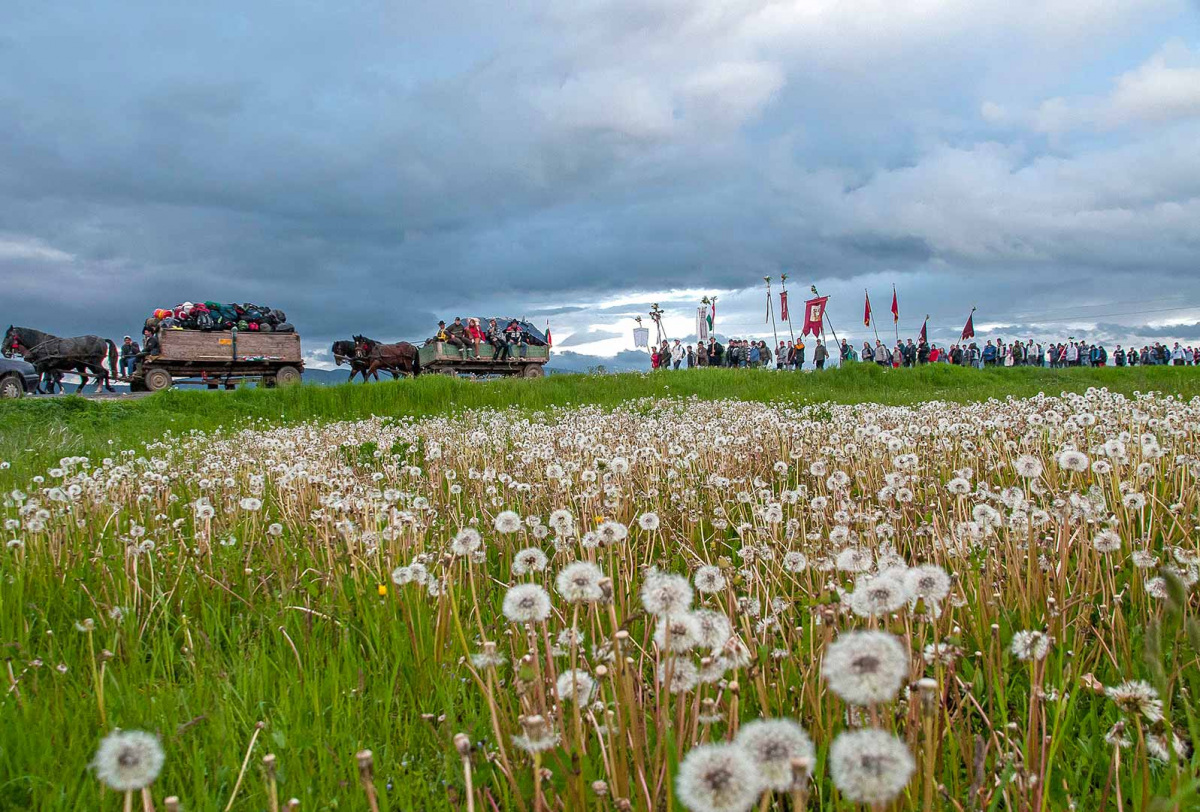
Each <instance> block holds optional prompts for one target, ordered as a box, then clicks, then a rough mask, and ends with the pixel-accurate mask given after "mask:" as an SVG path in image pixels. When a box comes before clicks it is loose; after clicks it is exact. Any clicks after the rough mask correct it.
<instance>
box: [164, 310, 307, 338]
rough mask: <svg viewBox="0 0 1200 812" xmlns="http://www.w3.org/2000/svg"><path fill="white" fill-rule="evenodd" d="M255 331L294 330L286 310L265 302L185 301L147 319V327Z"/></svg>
mask: <svg viewBox="0 0 1200 812" xmlns="http://www.w3.org/2000/svg"><path fill="white" fill-rule="evenodd" d="M235 327H236V328H237V329H238V331H239V332H252V333H294V332H296V328H295V327H293V326H292V325H291V324H289V323H288V320H287V315H286V314H285V313H284V312H283V311H282V310H277V309H275V308H271V307H262V306H261V305H254V304H250V303H248V302H247V303H246V304H221V303H220V302H197V303H195V304H193V303H192V302H184V303H183V304H181V305H176V306H175V307H173V308H172V309H170V310H167V309H166V308H160V309H159V310H155V311H154V315H153V316H151V317H150V318H148V319H146V329H147V330H158V329H160V328H161V329H163V330H205V331H213V330H232V329H233V328H235Z"/></svg>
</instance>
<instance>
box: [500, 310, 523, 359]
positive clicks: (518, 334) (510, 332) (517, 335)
mask: <svg viewBox="0 0 1200 812" xmlns="http://www.w3.org/2000/svg"><path fill="white" fill-rule="evenodd" d="M504 337H505V340H506V341H508V345H509V347H508V350H509V351H508V353H506V354H505V357H507V356H508V355H511V354H512V346H513V345H514V344H515V345H516V346H517V347H518V348H519V350H520V356H521V357H522V358H524V357H525V354H526V352H528V350H527V349H526V344H525V328H523V327H522V326H521V323H520V322H519V321H517V320H516V319H513V320H512V321H510V322H509V323H508V326H507V327H505V328H504Z"/></svg>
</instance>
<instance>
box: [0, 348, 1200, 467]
mask: <svg viewBox="0 0 1200 812" xmlns="http://www.w3.org/2000/svg"><path fill="white" fill-rule="evenodd" d="M1089 387H1107V388H1108V389H1109V390H1110V391H1114V392H1122V393H1126V394H1132V393H1133V392H1135V391H1140V392H1148V391H1158V392H1164V393H1167V394H1177V395H1180V396H1181V397H1184V398H1191V397H1193V396H1196V395H1200V370H1196V369H1194V368H1191V367H1138V368H1136V369H1129V368H1125V369H1116V368H1113V367H1108V368H1103V369H1093V368H1079V369H1065V370H1057V369H1041V368H1022V369H1002V368H997V369H988V370H976V369H960V368H957V367H950V366H946V365H932V366H926V367H921V368H917V369H900V370H890V369H880V368H879V367H877V366H875V365H873V364H855V365H851V366H847V367H845V368H843V369H833V370H827V371H824V372H821V373H806V374H796V373H776V372H774V371H763V370H747V369H739V370H730V369H698V370H688V371H684V372H661V373H654V374H640V373H625V374H620V375H555V376H551V377H549V378H544V379H541V380H523V379H505V380H496V381H478V382H476V381H465V380H457V379H452V378H447V377H443V376H435V375H426V376H423V377H421V378H418V379H416V380H401V381H389V382H384V383H373V384H369V385H366V386H364V385H362V384H346V385H342V386H330V387H324V386H301V387H296V388H292V389H282V390H280V389H269V390H268V389H241V390H238V391H236V392H208V391H182V390H177V391H169V392H161V393H159V394H157V395H154V396H152V397H149V398H145V399H141V400H131V401H99V400H86V399H83V398H75V397H68V398H58V399H38V398H26V399H25V400H22V401H14V402H0V460H8V461H9V462H10V463H11V464H12V466H13V467H12V469H11V471H10V472H0V486H2V485H3V484H4V483H5V481H6V480H9V481H21V480H23V479H24V478H25V477H27V476H29V475H31V474H32V473H33V472H34V470H35V469H36V470H41V469H44V468H46V467H47V466H49V465H52V464H53V463H55V462H56V461H57V460H58V459H60V458H61V457H64V456H68V455H82V456H88V457H93V458H100V457H104V456H107V455H108V454H110V453H111V449H112V448H133V447H136V446H137V445H139V444H142V443H145V442H147V441H151V440H154V439H157V438H158V437H159V436H160V435H162V434H163V433H164V432H166V431H171V432H175V433H179V432H185V431H190V430H193V429H197V430H201V431H211V430H213V429H216V428H218V427H226V428H229V427H233V426H237V425H240V424H242V423H243V422H245V421H247V420H251V419H263V420H267V421H270V422H272V423H279V422H295V421H302V420H349V419H355V418H362V417H368V416H371V415H380V416H386V415H409V416H413V417H427V416H430V415H436V414H445V413H448V412H454V411H462V410H467V409H471V410H474V409H486V408H507V407H516V408H519V409H524V410H538V409H547V408H550V407H557V406H569V405H583V404H598V405H601V406H605V407H612V406H616V405H617V404H619V403H622V402H624V401H627V400H631V399H634V398H643V397H698V398H702V399H705V400H715V399H721V398H732V399H737V400H747V401H759V402H768V401H785V400H786V401H801V402H825V401H829V402H834V403H884V404H889V405H907V404H913V403H919V402H923V401H928V400H946V401H953V402H959V403H963V402H971V401H981V400H987V399H989V398H1006V397H1030V396H1033V395H1036V394H1038V393H1039V392H1044V393H1046V394H1048V395H1057V394H1059V393H1060V392H1083V391H1085V390H1086V389H1088V388H1089ZM4 473H8V474H9V476H8V477H5V476H4Z"/></svg>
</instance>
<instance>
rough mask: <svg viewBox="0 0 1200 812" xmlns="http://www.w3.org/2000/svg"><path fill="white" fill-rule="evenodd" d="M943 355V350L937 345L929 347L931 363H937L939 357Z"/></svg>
mask: <svg viewBox="0 0 1200 812" xmlns="http://www.w3.org/2000/svg"><path fill="white" fill-rule="evenodd" d="M941 357H942V351H941V350H939V349H938V348H937V346H936V345H934V346H933V347H930V348H929V363H931V364H936V363H937V362H938V359H939V358H941Z"/></svg>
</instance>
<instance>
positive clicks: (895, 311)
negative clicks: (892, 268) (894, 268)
mask: <svg viewBox="0 0 1200 812" xmlns="http://www.w3.org/2000/svg"><path fill="white" fill-rule="evenodd" d="M898 321H900V300H899V299H897V298H896V286H895V285H892V323H893V324H895V323H896V322H898Z"/></svg>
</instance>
